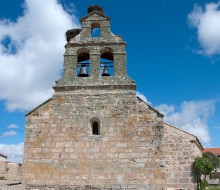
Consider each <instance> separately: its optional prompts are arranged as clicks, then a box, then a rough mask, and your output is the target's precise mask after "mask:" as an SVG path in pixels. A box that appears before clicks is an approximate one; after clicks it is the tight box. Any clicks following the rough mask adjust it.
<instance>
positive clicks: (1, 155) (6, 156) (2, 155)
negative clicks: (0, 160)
mask: <svg viewBox="0 0 220 190" xmlns="http://www.w3.org/2000/svg"><path fill="white" fill-rule="evenodd" d="M0 156H2V157H4V158H6V159H7V158H8V157H7V156H6V155H4V154H0Z"/></svg>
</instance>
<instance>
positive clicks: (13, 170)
mask: <svg viewBox="0 0 220 190" xmlns="http://www.w3.org/2000/svg"><path fill="white" fill-rule="evenodd" d="M21 174H22V165H21V164H19V163H10V162H9V163H7V174H6V179H7V180H12V181H20V180H21Z"/></svg>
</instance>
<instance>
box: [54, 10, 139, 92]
mask: <svg viewBox="0 0 220 190" xmlns="http://www.w3.org/2000/svg"><path fill="white" fill-rule="evenodd" d="M81 23H82V29H72V30H69V31H67V32H66V38H67V42H68V43H67V45H66V52H65V55H64V76H63V78H62V79H60V80H59V81H58V83H57V85H56V86H55V87H54V89H55V91H62V90H64V89H65V90H67V89H78V90H79V89H91V90H92V89H96V90H97V89H111V90H113V89H130V90H135V87H136V85H135V84H134V82H133V81H132V80H131V79H130V78H129V77H128V76H127V67H126V51H125V46H126V43H125V42H124V41H123V39H122V37H120V36H117V35H114V34H113V33H112V32H111V30H110V18H109V17H108V16H106V15H105V14H104V13H103V9H102V8H101V7H99V6H91V7H89V8H88V14H87V15H86V16H84V17H83V18H82V19H81Z"/></svg>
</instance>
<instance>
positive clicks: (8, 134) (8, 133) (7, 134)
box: [0, 130, 17, 137]
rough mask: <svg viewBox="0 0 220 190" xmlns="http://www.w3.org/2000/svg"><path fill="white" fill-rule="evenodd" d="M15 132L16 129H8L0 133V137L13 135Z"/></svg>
mask: <svg viewBox="0 0 220 190" xmlns="http://www.w3.org/2000/svg"><path fill="white" fill-rule="evenodd" d="M16 134H17V132H16V131H14V130H10V131H6V132H4V133H2V134H0V137H8V136H14V135H16Z"/></svg>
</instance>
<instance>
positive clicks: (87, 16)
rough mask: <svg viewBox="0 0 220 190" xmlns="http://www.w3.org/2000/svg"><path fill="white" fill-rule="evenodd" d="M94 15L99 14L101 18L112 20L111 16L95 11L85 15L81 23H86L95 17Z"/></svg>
mask: <svg viewBox="0 0 220 190" xmlns="http://www.w3.org/2000/svg"><path fill="white" fill-rule="evenodd" d="M94 14H98V15H99V16H102V17H104V18H106V19H108V20H110V17H109V16H106V15H105V14H104V13H102V12H100V11H97V10H94V11H92V12H90V13H89V14H87V15H85V16H84V17H82V18H81V22H82V21H84V20H85V19H87V18H89V17H90V16H92V15H94Z"/></svg>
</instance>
